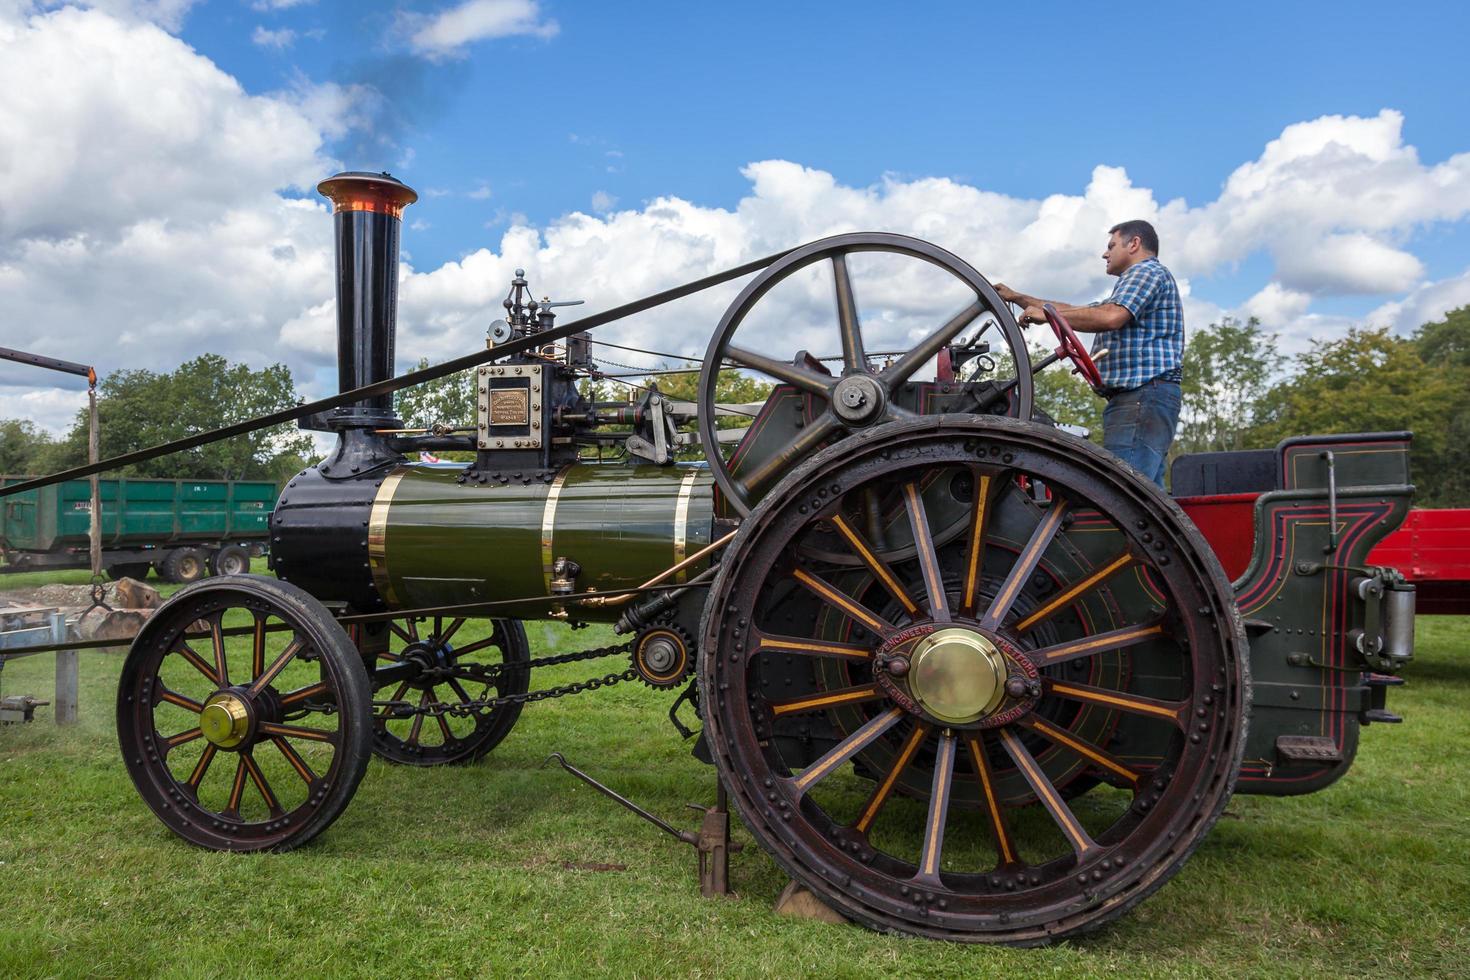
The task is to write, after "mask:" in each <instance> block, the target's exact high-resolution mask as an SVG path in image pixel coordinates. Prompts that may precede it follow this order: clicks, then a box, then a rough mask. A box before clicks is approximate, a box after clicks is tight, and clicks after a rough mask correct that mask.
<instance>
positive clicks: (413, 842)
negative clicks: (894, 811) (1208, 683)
mask: <svg viewBox="0 0 1470 980" xmlns="http://www.w3.org/2000/svg"><path fill="white" fill-rule="evenodd" d="M54 578H55V577H53V579H54ZM85 580H86V576H85V574H84V573H82V581H85ZM154 584H157V583H156V582H155V583H154ZM528 631H529V633H530V636H531V641H532V647H533V653H536V654H544V653H547V652H551V651H553V650H556V649H572V648H575V647H581V646H591V645H595V644H599V643H603V642H607V640H608V636H609V634H608V633H607V632H606V631H603V630H600V629H594V630H588V631H584V632H578V633H570V632H568V631H566V630H564V629H563V628H561V627H559V626H550V625H546V624H540V623H532V624H528ZM120 663H121V656H120V655H119V654H115V653H109V654H98V653H91V654H87V653H84V654H83V655H82V668H81V670H82V683H81V712H80V714H81V720H80V722H79V724H77V725H76V726H74V727H71V728H66V729H60V728H57V727H56V726H55V725H54V724H53V723H52V721H51V716H50V714H49V709H42V710H41V712H40V718H39V719H38V720H37V721H36V722H35V723H34V724H31V725H25V726H20V725H14V726H8V727H4V728H0V975H4V976H36V975H60V976H83V975H85V976H117V975H125V976H132V975H140V974H146V975H155V974H157V975H168V976H179V975H182V976H196V975H205V974H217V975H226V976H299V975H313V976H314V975H319V974H369V973H370V974H374V975H393V974H412V975H422V976H442V975H487V976H488V975H495V976H500V975H529V974H536V975H540V974H551V975H567V974H581V975H592V974H599V975H600V974H604V973H611V974H616V975H629V976H647V977H659V976H666V975H674V976H757V975H759V976H769V975H779V976H794V975H819V976H887V975H896V974H911V975H916V976H925V977H928V976H975V975H985V974H988V973H992V972H999V971H1012V972H1019V973H1021V974H1023V975H1028V976H1030V975H1039V974H1060V975H1068V976H1071V975H1077V976H1108V975H1116V974H1124V975H1154V976H1179V975H1186V976H1188V975H1218V974H1226V973H1229V974H1245V975H1273V976H1275V975H1285V976H1309V975H1310V976H1315V975H1320V974H1324V973H1326V974H1331V975H1334V976H1338V975H1370V974H1372V975H1382V974H1386V973H1393V974H1400V975H1447V974H1455V973H1460V974H1463V972H1464V971H1465V969H1466V966H1465V964H1466V963H1470V914H1467V908H1470V905H1467V896H1470V851H1467V848H1466V847H1465V841H1466V840H1467V838H1470V747H1467V745H1466V741H1467V739H1466V735H1467V732H1466V729H1465V725H1464V718H1465V712H1466V708H1467V707H1470V619H1461V618H1442V617H1441V618H1435V617H1426V618H1423V619H1421V620H1420V621H1419V655H1418V659H1417V660H1416V661H1415V663H1414V664H1413V665H1412V667H1411V668H1409V670H1408V671H1407V676H1408V677H1409V684H1408V685H1407V686H1405V687H1404V688H1402V689H1399V690H1397V691H1394V692H1392V694H1391V703H1390V707H1391V708H1392V709H1393V710H1395V711H1398V712H1400V713H1402V714H1403V715H1404V716H1405V719H1406V721H1405V724H1404V725H1402V726H1399V727H1396V728H1390V727H1388V726H1374V727H1372V728H1370V729H1368V730H1366V731H1365V733H1364V740H1363V746H1362V750H1361V753H1360V755H1359V757H1358V762H1357V764H1356V766H1355V767H1354V768H1353V770H1352V771H1351V772H1350V773H1349V774H1348V775H1347V776H1346V777H1345V778H1344V779H1343V780H1342V781H1340V782H1339V783H1338V784H1337V785H1335V786H1333V787H1332V788H1330V789H1328V790H1326V791H1324V792H1322V793H1318V794H1315V795H1312V796H1306V797H1300V798H1296V799H1268V798H1262V797H1237V798H1236V799H1235V800H1234V801H1233V802H1232V803H1231V805H1230V807H1229V810H1228V811H1227V814H1226V816H1225V818H1224V819H1222V820H1221V822H1220V823H1219V825H1217V827H1216V828H1215V830H1214V831H1213V832H1212V834H1211V835H1210V837H1209V838H1208V839H1207V840H1206V841H1205V843H1204V844H1203V846H1202V847H1201V848H1200V849H1199V851H1198V852H1197V853H1196V854H1195V856H1194V858H1193V859H1192V860H1191V861H1190V862H1189V864H1188V865H1186V867H1185V868H1184V870H1183V871H1182V872H1181V873H1180V874H1179V875H1178V876H1177V877H1176V878H1175V879H1174V880H1173V881H1172V882H1171V883H1170V884H1168V885H1167V886H1166V887H1165V888H1164V889H1163V890H1162V891H1161V892H1159V893H1158V894H1157V895H1155V896H1154V897H1153V898H1151V899H1150V900H1149V901H1147V902H1145V903H1144V904H1143V905H1142V906H1141V907H1139V908H1138V909H1136V910H1134V911H1133V912H1132V913H1130V914H1129V915H1127V916H1126V917H1124V918H1123V919H1122V920H1120V921H1119V922H1117V923H1115V924H1113V925H1112V926H1110V927H1108V928H1106V929H1104V930H1103V931H1101V932H1100V933H1097V934H1094V935H1092V936H1090V937H1088V938H1086V939H1085V940H1083V941H1077V942H1067V943H1062V944H1059V945H1056V946H1053V947H1049V948H1045V949H1039V950H1012V949H995V948H985V947H967V946H959V945H950V944H943V943H934V942H924V941H919V940H913V939H907V938H901V937H892V936H881V935H877V934H875V933H872V932H868V931H866V930H864V929H860V928H858V927H855V926H830V925H822V924H817V923H811V922H803V921H793V920H789V919H784V918H779V917H777V916H775V915H773V914H772V912H771V906H772V903H773V901H774V900H775V897H776V895H777V893H778V892H779V891H780V890H781V888H782V886H783V885H784V884H785V880H784V878H783V877H782V875H781V874H780V873H779V872H778V871H777V870H776V868H775V867H774V865H773V864H772V863H771V862H770V860H769V859H768V858H767V857H766V856H765V855H764V853H763V852H762V851H760V850H759V848H758V847H756V846H754V845H753V844H751V843H750V839H749V836H748V835H747V834H746V833H745V831H744V828H738V829H737V832H736V836H737V839H738V840H742V841H745V842H746V844H747V849H746V850H745V852H744V853H741V854H738V855H736V856H735V857H734V858H733V859H732V863H731V877H732V880H733V885H734V887H735V889H736V890H737V891H738V893H739V897H738V898H734V899H726V900H704V899H701V898H700V897H699V894H698V888H697V881H696V878H695V859H694V854H693V853H692V851H691V850H690V849H689V848H687V847H685V846H684V845H681V844H677V843H675V842H673V841H671V840H669V839H668V838H666V837H664V836H663V835H661V834H658V833H657V832H656V831H655V830H653V829H652V828H651V827H649V826H647V825H645V824H643V823H641V822H640V821H638V820H636V819H635V818H633V817H632V816H631V815H630V814H628V813H626V812H625V811H623V810H621V809H619V808H617V807H615V806H614V805H613V804H611V803H610V802H608V801H606V800H604V799H602V798H601V797H599V796H597V795H595V794H594V793H593V792H592V791H591V790H590V789H588V788H587V787H585V786H583V785H582V784H580V783H578V782H576V781H575V780H573V779H572V778H571V777H570V776H568V775H567V774H565V773H562V772H560V771H559V770H557V769H555V768H551V769H543V768H541V763H542V760H543V759H545V757H546V755H547V753H548V752H550V751H552V750H560V751H562V752H565V753H566V755H567V756H568V758H569V759H570V760H571V761H572V762H573V763H574V764H576V765H579V766H581V767H582V768H584V769H587V770H588V771H590V772H591V773H592V774H593V775H596V776H598V777H600V778H602V779H604V780H606V781H607V782H608V783H610V784H611V785H613V786H614V787H615V788H617V789H619V790H622V791H624V792H626V793H628V794H629V795H630V796H632V797H633V798H634V799H636V800H637V801H639V802H640V803H642V804H644V805H645V806H647V807H649V808H650V809H652V810H654V811H655V812H657V813H659V814H661V815H663V816H665V817H667V818H669V819H671V820H672V821H673V822H675V823H677V824H680V825H684V826H689V827H693V826H695V824H696V822H697V819H698V817H697V815H696V814H694V813H692V812H691V811H687V810H684V809H683V806H684V804H685V803H686V802H697V803H701V804H707V803H709V802H710V801H711V800H712V799H713V794H714V782H713V776H712V771H711V770H709V769H706V768H705V767H704V766H702V765H700V764H699V763H698V762H696V761H694V760H693V759H692V758H690V756H689V752H688V750H689V746H688V744H686V743H682V742H680V741H679V739H678V737H677V735H676V734H675V733H674V732H673V730H672V729H671V728H670V727H669V725H668V723H667V721H666V720H665V717H664V716H665V713H666V711H667V707H668V704H669V702H670V700H671V698H672V696H671V695H667V694H662V693H659V692H654V691H650V690H647V689H645V688H643V687H641V686H637V685H633V684H624V685H621V686H618V687H616V688H613V689H612V690H609V691H604V692H598V693H591V694H584V695H581V696H580V697H578V698H569V699H563V700H558V701H552V702H545V703H541V704H534V705H530V706H528V707H527V709H526V711H525V713H524V714H523V715H522V718H521V721H520V723H519V725H518V726H517V727H516V729H515V730H514V732H512V734H511V735H510V737H509V738H507V739H506V741H505V742H504V743H503V744H502V745H501V746H500V748H498V749H497V750H496V751H495V752H494V753H492V754H491V755H490V756H489V757H488V758H487V759H486V760H485V761H484V762H483V763H481V764H479V765H475V766H470V767H463V768H448V769H433V770H422V769H410V768H403V767H394V766H389V765H386V764H383V763H381V762H378V761H374V762H373V764H372V766H371V767H370V769H369V770H368V774H367V777H366V778H365V779H364V780H363V783H362V785H361V787H360V788H359V789H358V791H357V795H356V798H355V799H354V800H353V802H352V804H351V806H349V807H348V809H347V812H346V813H345V815H344V816H343V817H342V818H341V819H340V820H338V821H337V823H336V824H335V825H333V826H332V828H331V829H329V830H328V831H327V832H326V833H325V834H324V835H322V836H321V837H320V838H318V840H317V841H316V842H314V843H313V844H311V845H309V846H307V847H305V848H303V849H301V850H298V851H294V852H291V853H288V854H280V855H253V856H235V855H225V854H215V853H209V852H205V851H201V850H198V849H195V848H192V847H190V846H188V845H186V844H184V843H182V842H180V841H179V840H177V839H176V838H174V837H172V836H171V835H170V834H169V833H168V832H167V831H166V830H164V828H163V827H162V825H161V824H159V822H158V821H157V820H156V819H154V817H153V816H152V815H151V813H150V812H149V811H148V810H147V809H146V808H145V807H144V805H143V803H142V802H141V801H140V800H139V798H138V796H137V794H136V792H135V791H134V789H133V787H132V784H131V783H130V781H129V780H128V777H127V775H126V774H125V773H124V771H123V768H122V765H121V763H120V761H119V759H118V755H117V748H116V736H115V733H114V728H113V691H114V687H115V680H116V675H117V670H118V668H119V666H120ZM620 667H621V665H619V664H617V663H616V662H615V661H603V662H598V663H594V664H573V665H569V666H565V667H561V668H556V669H553V670H547V671H543V672H539V673H538V675H537V676H536V677H534V678H533V684H534V685H535V686H537V687H541V686H545V685H548V684H553V683H564V682H566V681H570V680H576V679H583V678H586V677H588V676H591V675H592V674H594V673H598V674H600V673H605V672H606V671H607V670H608V669H620ZM0 682H3V686H4V691H5V693H8V694H20V693H30V694H34V695H37V696H40V697H49V695H50V692H51V684H52V662H51V659H50V658H49V657H32V658H27V659H25V660H19V661H14V662H12V663H10V664H9V665H7V666H6V667H5V669H4V672H3V674H0ZM598 865H614V866H622V868H623V870H608V871H595V870H586V869H587V868H591V867H596V866H598Z"/></svg>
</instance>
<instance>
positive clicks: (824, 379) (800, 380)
mask: <svg viewBox="0 0 1470 980" xmlns="http://www.w3.org/2000/svg"><path fill="white" fill-rule="evenodd" d="M725 359H726V360H727V361H733V362H734V363H736V364H739V365H740V366H741V367H748V368H750V369H751V370H752V371H759V372H760V373H761V374H764V375H766V376H768V377H772V378H775V379H776V380H777V381H784V382H786V383H787V384H789V385H791V386H792V387H793V388H796V389H798V390H800V391H804V392H806V393H807V394H810V395H818V396H820V397H822V398H824V399H825V398H827V392H828V390H829V389H830V388H831V387H832V385H833V383H834V380H835V379H833V378H832V377H831V376H829V375H825V374H818V373H817V372H816V371H812V370H809V369H807V368H804V367H798V366H797V365H795V364H792V363H790V362H787V361H778V360H776V359H775V358H774V357H767V356H766V355H764V354H757V353H756V352H755V351H753V350H746V349H744V348H743V347H736V346H735V345H733V344H732V345H730V346H729V347H727V348H726V349H725Z"/></svg>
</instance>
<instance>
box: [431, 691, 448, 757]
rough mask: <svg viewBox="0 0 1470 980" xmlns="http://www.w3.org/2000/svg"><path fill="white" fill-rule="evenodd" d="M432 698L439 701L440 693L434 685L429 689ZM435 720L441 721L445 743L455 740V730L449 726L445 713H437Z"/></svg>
mask: <svg viewBox="0 0 1470 980" xmlns="http://www.w3.org/2000/svg"><path fill="white" fill-rule="evenodd" d="M428 695H429V698H430V700H433V701H438V700H439V694H438V692H437V691H435V690H434V689H433V688H432V687H431V688H429V690H428ZM434 720H435V721H437V722H438V723H439V734H441V735H443V736H444V744H446V745H448V744H449V743H450V742H453V741H454V732H453V731H451V730H450V728H449V719H448V718H445V717H444V716H443V715H435V716H434Z"/></svg>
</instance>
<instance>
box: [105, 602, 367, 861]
mask: <svg viewBox="0 0 1470 980" xmlns="http://www.w3.org/2000/svg"><path fill="white" fill-rule="evenodd" d="M369 698H370V695H369V691H368V680H367V671H366V669H365V668H364V667H363V663H362V658H361V656H360V655H359V654H358V652H357V649H356V647H355V646H354V645H353V643H352V641H351V640H350V639H349V638H348V636H347V633H346V631H345V630H343V629H342V627H341V626H340V625H338V623H337V622H336V620H334V619H333V618H332V616H331V614H330V613H329V612H328V611H327V609H326V608H325V607H324V606H322V604H321V603H319V602H317V601H316V600H315V599H314V598H312V597H311V596H310V595H309V594H307V593H306V592H305V591H303V590H302V589H300V588H298V587H296V586H294V585H291V584H289V583H287V582H281V581H278V580H276V579H272V578H265V577H262V576H253V575H248V576H247V575H239V576H231V577H228V578H221V579H208V580H206V581H203V582H199V583H196V584H194V585H192V586H189V587H187V588H184V589H181V590H180V591H179V592H178V593H177V594H176V595H174V596H173V598H171V599H169V601H168V602H166V603H164V604H163V605H162V606H161V607H159V609H158V611H157V612H155V613H154V614H153V616H152V617H151V618H150V619H149V620H148V623H147V625H145V626H144V627H143V629H142V631H140V632H139V634H138V636H137V637H136V638H135V639H134V640H133V645H132V648H131V649H130V650H129V652H128V656H127V660H126V661H125V662H124V663H123V669H122V675H121V678H120V680H119V683H118V695H117V728H118V740H119V742H120V744H121V747H122V754H123V764H124V766H125V767H126V768H127V770H128V775H129V776H131V777H132V780H133V785H134V786H136V787H137V788H138V793H139V794H140V795H141V796H142V797H143V802H144V803H146V804H147V805H148V807H149V809H151V810H152V811H153V813H154V814H155V815H156V816H157V817H158V819H159V820H160V821H162V822H163V825H164V826H166V827H167V828H168V829H169V830H171V831H173V832H174V833H175V834H177V835H178V836H180V837H182V838H183V839H184V840H186V841H188V842H189V843H191V844H197V845H199V846H200V847H206V848H209V849H211V850H217V851H260V850H276V851H284V850H289V849H291V848H294V847H298V846H300V845H301V844H304V843H306V842H307V841H309V840H311V839H312V838H313V837H315V836H316V835H317V834H319V833H321V832H322V831H323V830H325V829H326V828H327V827H328V826H329V825H330V824H331V823H332V821H334V820H336V819H337V817H338V816H339V815H340V814H341V813H342V811H343V809H344V808H345V807H346V806H347V803H348V801H349V800H351V799H352V794H353V793H354V792H355V791H356V789H357V784H358V783H359V782H360V781H361V780H362V776H363V773H364V772H365V771H366V769H367V763H368V758H369V755H370V753H371V730H372V718H371V708H370V705H369Z"/></svg>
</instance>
